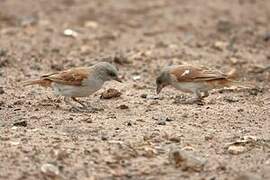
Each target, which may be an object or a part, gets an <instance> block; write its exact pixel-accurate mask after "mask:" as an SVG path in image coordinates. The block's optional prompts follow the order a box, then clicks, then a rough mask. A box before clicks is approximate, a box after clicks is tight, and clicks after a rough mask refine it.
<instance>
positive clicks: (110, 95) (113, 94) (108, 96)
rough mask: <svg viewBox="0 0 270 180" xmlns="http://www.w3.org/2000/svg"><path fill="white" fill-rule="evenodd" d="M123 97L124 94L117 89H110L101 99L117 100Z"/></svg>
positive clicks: (102, 94)
mask: <svg viewBox="0 0 270 180" xmlns="http://www.w3.org/2000/svg"><path fill="white" fill-rule="evenodd" d="M121 95H122V93H121V92H119V91H118V90H116V89H108V90H106V91H104V92H102V93H101V96H100V99H111V98H117V97H120V96H121Z"/></svg>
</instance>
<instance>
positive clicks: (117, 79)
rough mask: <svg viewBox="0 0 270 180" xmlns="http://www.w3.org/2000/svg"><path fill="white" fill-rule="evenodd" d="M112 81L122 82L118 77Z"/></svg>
mask: <svg viewBox="0 0 270 180" xmlns="http://www.w3.org/2000/svg"><path fill="white" fill-rule="evenodd" d="M114 80H116V81H118V82H120V83H122V80H121V79H120V78H119V77H116V78H115V79H114Z"/></svg>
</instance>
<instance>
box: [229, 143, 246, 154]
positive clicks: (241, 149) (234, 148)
mask: <svg viewBox="0 0 270 180" xmlns="http://www.w3.org/2000/svg"><path fill="white" fill-rule="evenodd" d="M245 151H246V148H245V147H244V146H236V145H231V146H229V147H228V152H229V153H230V154H233V155H237V154H241V153H243V152H245Z"/></svg>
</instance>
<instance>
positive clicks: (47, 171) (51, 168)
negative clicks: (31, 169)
mask: <svg viewBox="0 0 270 180" xmlns="http://www.w3.org/2000/svg"><path fill="white" fill-rule="evenodd" d="M41 172H42V173H43V174H44V175H46V176H49V177H56V176H59V174H60V170H59V168H58V167H57V166H55V165H53V164H50V163H47V164H43V165H42V166H41Z"/></svg>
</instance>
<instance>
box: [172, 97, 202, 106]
mask: <svg viewBox="0 0 270 180" xmlns="http://www.w3.org/2000/svg"><path fill="white" fill-rule="evenodd" d="M175 103H177V104H197V105H204V102H203V100H202V99H201V98H188V99H177V100H176V101H175Z"/></svg>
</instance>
